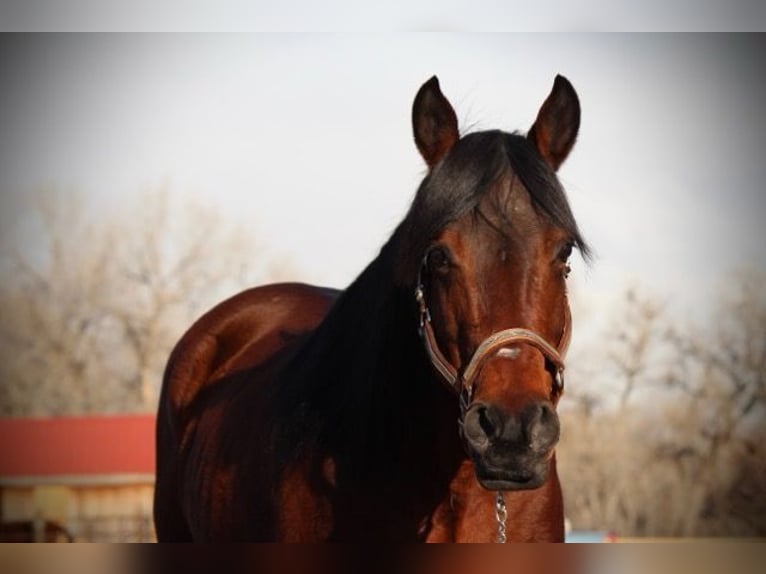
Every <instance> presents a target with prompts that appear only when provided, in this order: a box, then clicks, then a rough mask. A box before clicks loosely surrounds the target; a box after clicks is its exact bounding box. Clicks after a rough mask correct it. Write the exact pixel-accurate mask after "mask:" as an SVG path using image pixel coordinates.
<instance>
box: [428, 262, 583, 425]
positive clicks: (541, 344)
mask: <svg viewBox="0 0 766 574" xmlns="http://www.w3.org/2000/svg"><path fill="white" fill-rule="evenodd" d="M425 264H426V262H425V260H424V261H423V266H425ZM422 270H423V267H421V270H420V272H419V273H418V286H417V288H416V289H415V301H416V302H417V304H418V313H419V316H420V329H419V330H420V336H421V338H422V339H423V344H424V346H425V349H426V353H427V355H428V358H429V360H430V361H431V364H432V365H433V366H434V368H435V369H436V371H437V372H438V373H439V374H440V375H441V376H442V378H443V379H444V381H445V382H446V383H447V385H448V386H449V387H450V388H451V389H452V390H453V391H455V393H456V394H458V395H459V397H460V409H461V412H463V413H465V411H466V410H467V409H468V406H469V405H470V404H471V400H472V399H473V391H474V386H475V382H476V378H477V376H478V374H479V371H480V370H481V367H482V366H483V365H484V363H485V362H486V361H487V360H488V359H489V358H490V357H492V356H493V355H495V354H496V353H497V352H498V351H500V349H502V348H504V347H508V346H510V345H513V344H517V343H526V344H529V345H532V346H533V347H535V348H536V349H537V350H538V351H540V352H541V353H542V354H543V355H544V356H545V358H546V359H547V360H549V361H550V362H551V363H552V364H553V365H554V367H555V368H556V373H555V376H554V382H553V385H554V391H556V392H557V393H561V392H562V391H563V390H564V355H565V354H566V351H567V348H568V347H569V339H570V337H571V333H572V318H571V314H570V311H569V306H566V311H565V315H564V331H563V333H562V335H561V340H560V341H559V344H558V345H557V346H556V347H554V346H553V345H551V344H550V343H549V342H548V341H546V340H545V339H543V338H542V337H541V336H540V335H538V334H537V333H535V332H534V331H531V330H529V329H523V328H512V329H505V330H502V331H498V332H496V333H493V334H492V335H490V336H489V337H487V338H486V339H484V341H483V342H482V343H481V344H480V345H479V346H478V347H477V348H476V351H474V353H473V356H472V357H471V360H470V361H469V362H468V365H467V366H466V368H465V369H464V370H463V373H462V374H461V373H459V372H458V370H457V369H456V368H455V367H454V366H452V364H451V363H450V362H449V361H448V360H447V358H446V357H445V356H444V354H443V353H442V352H441V350H440V349H439V345H438V343H437V342H436V335H435V334H434V330H433V327H432V326H431V313H430V312H429V310H428V305H427V303H426V298H425V287H424V286H423V282H422Z"/></svg>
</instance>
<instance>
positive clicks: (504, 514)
mask: <svg viewBox="0 0 766 574" xmlns="http://www.w3.org/2000/svg"><path fill="white" fill-rule="evenodd" d="M495 518H496V519H497V541H498V542H499V543H500V544H505V541H506V536H505V521H506V520H507V519H508V509H507V508H506V507H505V498H504V496H503V492H502V491H500V490H498V491H497V495H496V496H495Z"/></svg>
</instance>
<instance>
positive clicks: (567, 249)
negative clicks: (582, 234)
mask: <svg viewBox="0 0 766 574" xmlns="http://www.w3.org/2000/svg"><path fill="white" fill-rule="evenodd" d="M573 247H574V245H573V244H572V243H571V242H567V243H565V244H564V246H563V247H562V248H561V251H559V261H563V262H564V263H566V262H567V261H568V260H569V257H570V256H571V255H572V248H573Z"/></svg>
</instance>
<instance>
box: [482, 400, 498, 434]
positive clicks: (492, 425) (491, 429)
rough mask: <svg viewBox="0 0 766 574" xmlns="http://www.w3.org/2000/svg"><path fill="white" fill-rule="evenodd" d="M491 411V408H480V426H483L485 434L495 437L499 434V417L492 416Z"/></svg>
mask: <svg viewBox="0 0 766 574" xmlns="http://www.w3.org/2000/svg"><path fill="white" fill-rule="evenodd" d="M490 413H491V411H490V409H488V408H486V407H482V408H480V409H479V426H481V430H483V431H484V434H485V435H486V436H487V437H488V438H494V437H495V436H496V435H497V429H498V427H499V424H498V423H499V421H497V420H496V419H497V417H492V416H491V415H490ZM493 419H495V420H493Z"/></svg>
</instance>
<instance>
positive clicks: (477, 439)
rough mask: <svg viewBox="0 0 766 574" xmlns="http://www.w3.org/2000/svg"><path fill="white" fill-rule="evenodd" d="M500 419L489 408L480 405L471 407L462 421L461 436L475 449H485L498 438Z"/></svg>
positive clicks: (500, 426) (493, 410)
mask: <svg viewBox="0 0 766 574" xmlns="http://www.w3.org/2000/svg"><path fill="white" fill-rule="evenodd" d="M502 427H503V423H502V419H501V418H500V417H499V415H498V413H497V412H495V409H493V408H492V407H491V406H488V405H484V404H481V403H478V404H474V405H472V406H471V407H470V408H469V409H468V411H467V412H466V414H465V417H464V419H463V434H464V436H465V438H466V440H467V441H468V442H469V443H470V444H471V445H472V446H473V447H474V448H476V449H479V450H481V449H485V448H487V447H488V446H489V444H490V442H491V441H492V440H494V439H496V438H497V437H498V436H500V433H501V432H502Z"/></svg>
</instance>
